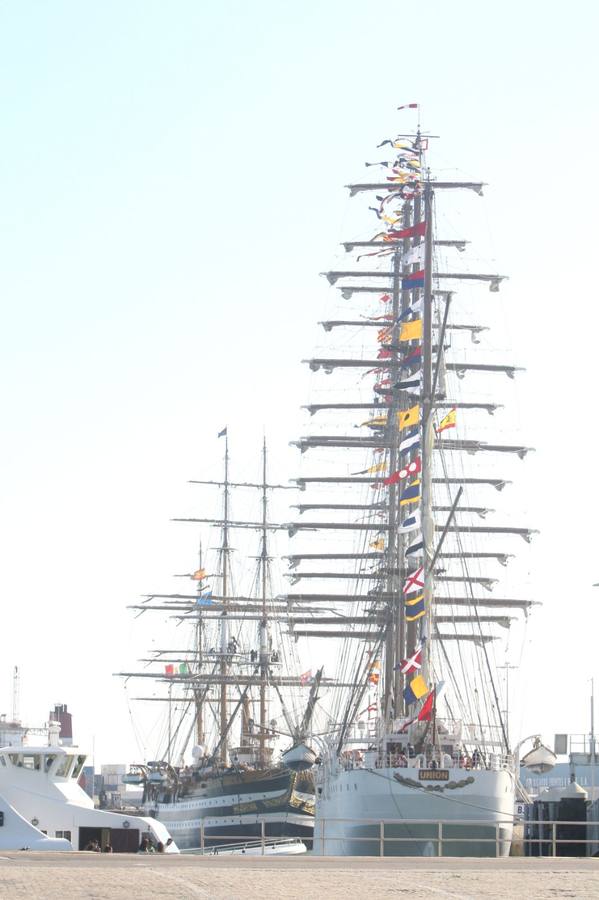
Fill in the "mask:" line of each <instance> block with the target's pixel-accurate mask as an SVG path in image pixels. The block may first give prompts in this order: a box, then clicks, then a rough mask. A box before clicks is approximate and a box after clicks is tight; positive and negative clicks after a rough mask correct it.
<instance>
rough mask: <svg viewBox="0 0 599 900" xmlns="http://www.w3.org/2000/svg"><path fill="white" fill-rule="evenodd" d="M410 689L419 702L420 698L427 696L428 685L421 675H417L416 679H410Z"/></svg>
mask: <svg viewBox="0 0 599 900" xmlns="http://www.w3.org/2000/svg"><path fill="white" fill-rule="evenodd" d="M410 688H411V690H412V693H413V694H414V696H415V697H416V699H417V700H420V698H421V697H424V695H425V694H428V685H427V683H426V681H425V680H424V678H423V677H422V675H417V676H416V678H412V680H411V681H410Z"/></svg>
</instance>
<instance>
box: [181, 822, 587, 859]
mask: <svg viewBox="0 0 599 900" xmlns="http://www.w3.org/2000/svg"><path fill="white" fill-rule="evenodd" d="M257 824H258V825H259V826H260V836H259V837H258V836H256V837H255V838H252V839H249V840H248V838H247V834H246V835H238V834H228V835H227V836H226V838H224V839H223V838H220V839H217V838H215V837H213V836H212V835H210V833H209V834H208V835H207V834H206V830H205V829H204V827H201V828H200V829H199V832H200V833H199V846H198V847H197V848H195V849H194V850H192V851H190V852H196V853H205V854H209V853H210V854H212V853H214V852H215V851H216V852H217V853H218V852H222V853H225V852H238V853H239V852H240V850H241V852H243V850H242V848H244V847H245V848H250V847H251V849H252V851H253V852H254V853H255V852H257V851H258V852H261V854H262V855H265V854H271V853H273V852H274V853H276V852H277V851H278V850H279V851H280V852H281V853H284V852H285V845H288V844H289V843H290V842H291V841H293V842H294V843H296V842H297V835H293V834H291V833H289V834H285V833H281V834H278V835H276V836H275V835H273V834H271V833H270V831H269V827H268V826H269V824H270V823H269V822H268V821H267V820H263V821H260V822H258V823H257ZM564 829H566V831H564ZM572 829H578V830H579V831H580V835H577V836H574V837H572V836H566V834H570V835H571V834H572ZM477 830H479V833H478V834H477V833H476V832H477ZM514 830H516V831H517V833H513V832H514ZM210 831H211V829H209V832H210ZM398 832H399V833H398ZM590 833H594V836H593V837H589V836H588V835H589V834H590ZM303 842H304V843H305V844H306V846H307V848H308V849H309V850H312V851H313V852H314V853H316V854H318V855H323V856H338V855H342V856H347V855H356V856H423V855H427V856H437V857H443V856H477V857H480V856H486V857H502V856H507V855H508V854H509V853H510V848H518V850H519V851H520V852H519V853H518V854H517V855H522V856H578V857H581V856H593V855H594V854H595V853H598V854H599V821H592V822H585V821H582V822H581V821H578V822H573V821H561V820H560V821H558V820H547V819H525V820H524V819H517V818H505V819H497V820H496V821H494V822H490V821H489V820H488V819H481V820H477V819H446V820H438V819H363V818H360V819H352V818H343V819H341V818H327V819H324V818H320V819H318V828H317V829H316V830H315V833H314V837H313V838H312V839H306V838H303ZM526 848H528V852H527V851H526ZM512 855H514V854H512Z"/></svg>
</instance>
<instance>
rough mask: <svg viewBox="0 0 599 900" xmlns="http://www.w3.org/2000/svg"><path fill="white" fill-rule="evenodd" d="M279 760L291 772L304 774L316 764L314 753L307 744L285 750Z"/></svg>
mask: <svg viewBox="0 0 599 900" xmlns="http://www.w3.org/2000/svg"><path fill="white" fill-rule="evenodd" d="M281 758H282V760H283V763H284V765H286V766H287V768H288V769H291V771H292V772H305V771H306V769H311V768H312V766H313V765H314V763H315V762H316V753H315V752H314V750H312V748H311V747H308V745H307V744H296V745H295V746H294V747H290V748H289V750H286V751H285V752H284V753H283V755H282V757H281Z"/></svg>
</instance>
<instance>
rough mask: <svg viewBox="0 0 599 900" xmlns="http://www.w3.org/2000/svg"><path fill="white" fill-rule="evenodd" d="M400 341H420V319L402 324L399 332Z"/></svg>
mask: <svg viewBox="0 0 599 900" xmlns="http://www.w3.org/2000/svg"><path fill="white" fill-rule="evenodd" d="M399 339H400V341H420V340H422V319H412V321H411V322H404V323H403V325H402V326H401V331H400V332H399Z"/></svg>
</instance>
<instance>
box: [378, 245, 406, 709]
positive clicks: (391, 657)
mask: <svg viewBox="0 0 599 900" xmlns="http://www.w3.org/2000/svg"><path fill="white" fill-rule="evenodd" d="M400 284H401V252H400V251H399V250H397V251H396V252H395V253H394V254H393V298H392V302H393V331H392V343H393V345H394V346H395V347H397V344H398V339H399V315H400ZM393 352H394V356H395V357H397V351H395V350H394V351H393ZM398 409H399V402H398V399H397V394H396V392H393V394H392V400H391V404H390V406H389V412H388V414H387V434H388V436H389V441H390V447H389V472H394V471H395V470H396V468H397V460H398V447H399V435H398V431H397V412H398ZM387 504H388V525H389V532H388V534H387V537H386V548H385V556H386V559H387V572H388V575H387V579H386V582H387V583H386V590H387V592H388V595H389V596H390V597H394V598H399V591H398V578H397V575H396V574H395V572H396V571H397V567H396V560H397V551H398V532H397V511H398V509H399V503H398V490H397V486H396V485H395V484H391V485H390V487H389V496H388V501H387ZM401 621H402V613H401V608H400V604H399V601H398V600H397V601H396V602H392V605H391V608H390V610H389V621H388V625H387V633H386V637H385V673H384V674H385V680H384V691H383V708H382V713H383V716H384V717H385V720H387V719H388V718H389V716H390V715H391V711H392V710H393V711H394V712H395V714H397V711H396V697H395V698H394V681H395V678H394V673H393V669H394V665H395V656H396V646H395V645H396V641H397V639H398V637H399V635H400V634H401V633H402V630H403V629H402V625H401ZM394 699H395V704H394Z"/></svg>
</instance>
